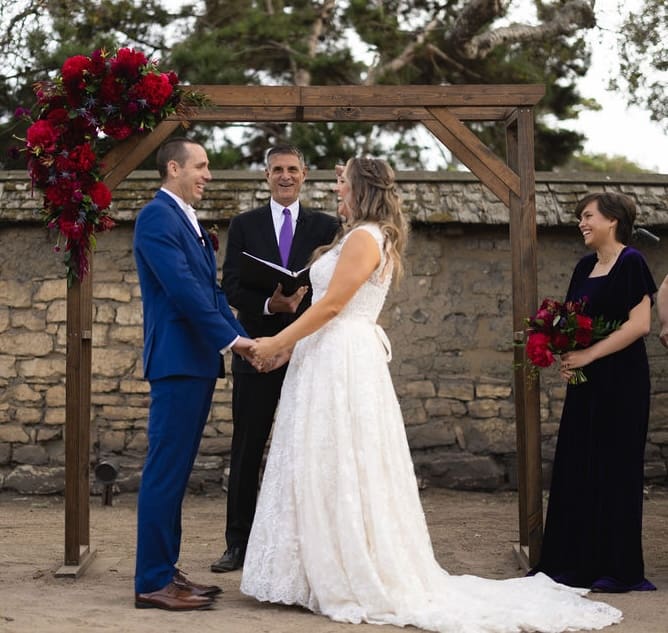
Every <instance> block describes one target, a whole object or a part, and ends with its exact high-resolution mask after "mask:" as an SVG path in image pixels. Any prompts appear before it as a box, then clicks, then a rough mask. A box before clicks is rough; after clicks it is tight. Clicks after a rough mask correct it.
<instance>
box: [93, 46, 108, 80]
mask: <svg viewBox="0 0 668 633" xmlns="http://www.w3.org/2000/svg"><path fill="white" fill-rule="evenodd" d="M106 72H107V57H106V55H105V53H104V51H103V50H101V49H99V48H98V49H97V50H96V51H93V53H92V54H91V56H90V73H91V74H92V75H94V76H95V77H101V76H102V75H103V74H104V73H106Z"/></svg>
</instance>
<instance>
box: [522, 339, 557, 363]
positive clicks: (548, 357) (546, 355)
mask: <svg viewBox="0 0 668 633" xmlns="http://www.w3.org/2000/svg"><path fill="white" fill-rule="evenodd" d="M549 343H550V337H549V336H547V335H546V334H541V333H540V332H534V333H532V334H529V340H528V341H527V356H528V358H529V360H530V361H531V363H532V364H533V365H536V366H537V367H549V366H550V365H551V364H552V363H553V362H554V355H553V354H552V352H551V351H550V349H549Z"/></svg>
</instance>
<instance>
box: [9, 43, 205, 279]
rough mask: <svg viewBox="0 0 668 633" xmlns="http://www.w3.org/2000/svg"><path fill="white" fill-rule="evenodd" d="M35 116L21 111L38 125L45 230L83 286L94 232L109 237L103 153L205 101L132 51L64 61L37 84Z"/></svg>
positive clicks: (35, 160) (33, 132) (29, 142)
mask: <svg viewBox="0 0 668 633" xmlns="http://www.w3.org/2000/svg"><path fill="white" fill-rule="evenodd" d="M35 94H36V96H37V105H36V110H37V116H36V117H34V118H33V117H31V116H30V115H29V113H28V112H27V111H26V110H24V109H22V108H21V109H20V112H18V114H19V115H20V116H26V117H27V118H28V119H29V120H30V121H32V125H31V126H30V127H29V128H28V130H27V133H26V139H25V149H26V150H27V153H28V156H29V158H28V171H29V173H30V177H31V179H32V183H33V186H35V187H37V188H38V189H41V190H42V191H43V192H44V216H45V220H46V223H47V226H48V227H49V228H50V229H54V230H56V231H57V232H58V234H59V237H58V243H57V245H56V247H55V250H56V251H60V240H61V238H62V239H63V240H64V243H65V244H64V250H65V265H66V267H67V281H68V285H71V283H72V281H73V280H74V279H75V278H78V279H82V278H83V277H84V275H85V274H86V273H87V272H88V270H89V264H88V255H89V253H90V251H91V250H92V249H94V248H95V241H96V240H95V233H98V232H100V231H107V230H110V229H111V228H112V227H113V226H114V221H113V220H112V219H111V218H110V217H109V215H108V213H107V211H108V209H109V207H110V205H111V191H110V190H109V188H108V187H107V185H106V184H104V182H103V180H102V176H101V174H100V168H101V165H100V162H99V160H98V150H99V147H100V145H101V144H103V143H108V141H109V140H113V141H121V140H123V139H125V138H127V137H129V136H131V135H133V134H139V133H143V132H148V131H150V130H152V129H153V128H154V127H155V126H156V125H157V124H158V123H159V122H160V121H161V120H162V119H164V118H165V117H167V116H169V115H170V114H173V113H175V112H177V110H179V111H181V110H182V109H184V107H185V106H184V105H183V103H184V102H185V100H186V97H187V100H188V102H189V103H200V104H201V103H203V101H204V99H203V97H202V96H201V95H197V94H196V93H193V92H190V91H188V92H186V91H184V90H183V89H181V88H180V87H179V86H178V77H177V76H176V74H175V73H174V72H168V73H163V72H160V71H159V70H158V67H157V63H156V62H155V61H153V60H150V59H148V58H147V57H146V56H145V55H144V54H143V53H141V52H139V51H135V50H133V49H131V48H121V49H119V50H118V51H117V52H116V54H115V55H109V54H108V53H107V52H105V51H104V50H97V51H95V52H94V53H92V54H91V55H90V57H87V56H85V55H75V56H74V57H70V58H69V59H67V60H65V62H64V63H63V66H62V68H61V71H60V75H59V76H58V77H57V78H56V79H54V80H52V81H43V82H39V83H37V84H36V85H35Z"/></svg>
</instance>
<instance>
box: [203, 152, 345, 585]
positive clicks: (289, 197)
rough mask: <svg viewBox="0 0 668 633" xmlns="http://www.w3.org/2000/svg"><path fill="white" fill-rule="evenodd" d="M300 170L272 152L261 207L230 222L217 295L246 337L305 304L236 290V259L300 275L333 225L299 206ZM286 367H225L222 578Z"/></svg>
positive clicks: (234, 557) (242, 528) (294, 156)
mask: <svg viewBox="0 0 668 633" xmlns="http://www.w3.org/2000/svg"><path fill="white" fill-rule="evenodd" d="M307 172H308V169H307V167H306V165H305V163H304V156H303V155H302V153H301V151H300V150H299V149H297V148H295V147H292V146H289V145H280V146H275V147H272V148H271V149H270V150H269V151H268V152H267V155H266V168H265V174H266V177H267V182H268V184H269V190H270V192H271V199H270V201H269V203H268V204H266V205H264V206H262V207H259V208H257V209H253V210H251V211H247V212H245V213H241V214H240V215H238V216H236V217H235V218H234V219H233V220H232V221H231V222H230V226H229V230H228V235H227V249H226V252H225V260H224V262H223V281H222V285H223V289H224V290H225V294H226V295H227V298H228V300H229V302H230V305H232V306H233V307H235V308H236V309H237V310H238V319H239V321H240V322H241V323H242V325H243V327H244V328H245V329H246V331H247V332H248V334H249V336H251V337H259V336H273V335H274V334H276V333H277V332H279V331H280V330H282V329H283V328H284V327H286V326H287V325H289V324H290V323H291V322H292V321H294V320H295V318H296V317H297V316H299V315H300V314H301V313H302V312H303V311H304V310H305V309H306V308H307V307H308V306H309V305H310V302H311V291H310V288H309V287H307V286H303V287H300V288H299V289H297V290H296V291H295V292H294V293H293V294H292V295H290V296H286V295H284V294H283V293H282V288H281V287H280V286H278V287H277V288H276V289H275V291H274V293H273V294H272V295H271V296H267V294H266V293H263V292H259V291H257V290H255V289H251V288H248V287H244V286H243V285H242V284H241V279H240V261H241V253H242V252H243V251H246V252H248V253H250V254H251V255H255V256H256V257H260V258H262V259H265V260H268V261H271V262H274V263H276V264H279V265H281V266H284V267H285V268H288V269H290V270H300V269H301V268H304V267H305V266H306V265H307V264H308V261H309V259H310V257H311V254H312V253H313V251H314V250H315V249H316V248H317V247H318V246H321V245H324V244H329V243H330V242H331V241H332V240H333V239H334V237H335V235H336V233H337V230H338V227H339V223H338V220H337V218H335V217H333V216H331V215H327V214H326V213H321V212H316V211H310V210H308V209H306V208H304V207H303V206H302V205H301V204H300V202H299V194H300V191H301V188H302V185H303V183H304V181H305V180H306V176H307ZM286 368H287V366H286V365H283V366H282V367H280V368H279V369H276V370H274V371H269V372H267V373H259V372H257V371H256V370H255V368H254V367H253V366H252V365H251V364H250V363H248V362H246V361H245V360H244V359H243V358H241V356H238V355H236V354H235V355H234V357H233V359H232V374H233V377H234V384H233V389H232V419H233V425H234V431H233V434H232V449H231V457H230V475H229V483H228V492H227V526H226V529H225V540H226V543H227V547H226V550H225V552H224V553H223V555H222V556H221V557H220V558H219V559H218V560H217V561H215V562H214V563H213V564H212V565H211V571H214V572H227V571H233V570H235V569H239V568H240V567H241V566H242V565H243V561H244V556H245V553H246V543H247V542H248V535H249V534H250V529H251V525H252V523H253V516H254V514H255V503H256V499H257V490H258V483H259V482H258V480H259V473H260V466H261V463H262V456H263V454H264V449H265V446H266V443H267V439H268V438H269V433H270V431H271V426H272V423H273V420H274V411H275V409H276V405H277V404H278V399H279V396H280V393H281V386H282V384H283V378H284V376H285V371H286Z"/></svg>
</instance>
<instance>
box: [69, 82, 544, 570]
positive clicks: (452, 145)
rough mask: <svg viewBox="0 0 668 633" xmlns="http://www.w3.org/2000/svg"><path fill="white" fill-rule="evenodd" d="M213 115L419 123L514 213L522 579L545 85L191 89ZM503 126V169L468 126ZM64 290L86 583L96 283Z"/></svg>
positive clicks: (125, 163)
mask: <svg viewBox="0 0 668 633" xmlns="http://www.w3.org/2000/svg"><path fill="white" fill-rule="evenodd" d="M191 88H192V89H194V90H197V91H199V92H201V93H204V94H206V95H207V96H208V97H209V99H210V105H207V106H206V107H197V108H192V109H191V110H190V111H189V112H188V114H187V116H186V117H185V118H186V119H187V120H188V121H210V122H254V121H276V122H293V121H299V122H323V121H366V122H384V121H415V122H420V123H422V124H423V125H424V126H425V127H426V128H427V129H428V130H430V131H431V133H432V134H434V136H436V138H438V139H439V140H440V141H441V142H442V143H443V144H444V145H445V146H446V147H447V148H448V149H449V150H450V151H451V152H452V154H453V155H454V156H455V157H456V158H457V159H458V160H460V161H461V162H462V163H463V164H464V165H466V166H467V167H468V168H469V169H470V170H471V171H472V172H473V173H474V174H475V175H476V176H477V177H478V178H479V179H480V181H481V182H482V183H483V184H484V185H486V186H487V187H488V188H489V189H490V190H491V191H492V192H493V193H494V194H495V195H496V196H497V197H498V198H499V199H500V200H501V201H502V202H503V203H504V204H505V205H506V207H508V209H509V217H510V221H509V225H510V246H511V253H512V300H513V332H514V337H513V338H514V342H515V361H516V362H515V363H514V367H515V369H514V393H515V411H516V430H517V463H518V489H519V532H520V533H519V544H518V545H517V546H516V548H515V552H516V554H517V556H518V559H519V561H520V563H521V564H522V566H523V567H524V568H525V569H526V568H528V567H529V566H532V565H533V564H535V563H536V562H537V560H538V556H539V554H540V547H541V542H542V532H543V509H542V474H541V445H540V444H541V438H540V417H539V384H538V381H530V380H527V375H526V373H527V370H526V367H525V366H524V363H523V362H522V361H523V359H524V345H523V343H524V335H523V331H524V318H525V317H526V315H528V314H531V313H533V312H534V310H535V308H536V303H537V271H536V268H537V266H536V196H535V171H534V144H533V137H534V128H533V108H534V106H535V105H536V104H537V103H538V101H539V100H540V99H541V97H542V96H543V95H544V92H545V89H544V87H543V86H542V85H479V86H477V85H458V86H308V87H299V86H191ZM183 120H184V118H183V117H182V118H178V117H170V118H169V119H166V120H164V121H162V122H161V123H160V124H159V125H158V126H157V127H156V128H155V130H153V131H152V132H151V133H150V134H148V135H147V136H143V137H133V138H131V139H128V140H127V141H125V142H124V143H122V144H120V145H118V146H116V147H114V148H113V149H112V150H111V151H110V152H109V153H108V154H107V155H106V156H105V157H104V159H103V163H104V166H105V167H104V174H105V182H106V183H107V185H108V186H109V188H110V189H111V190H112V191H113V189H114V188H115V187H117V186H118V185H119V184H120V183H121V182H122V181H123V180H124V179H125V178H126V177H127V176H128V175H129V174H130V173H131V172H132V171H133V170H134V169H135V168H136V167H137V166H138V165H139V164H140V163H141V162H142V161H143V160H144V159H145V158H147V157H148V156H149V155H150V154H151V153H152V152H153V151H154V150H155V149H156V148H157V147H158V145H159V144H160V143H161V142H162V141H164V140H165V139H166V138H167V137H168V136H169V135H170V134H172V133H173V132H174V131H175V130H176V129H177V128H178V127H179V126H180V124H181V122H182V121H183ZM464 121H495V122H497V123H499V124H503V125H504V126H505V129H506V153H507V156H506V160H505V161H504V160H502V159H501V158H499V157H498V156H496V155H495V154H494V153H493V152H492V151H491V150H490V149H489V148H488V147H487V146H486V145H484V144H483V143H482V142H481V141H480V140H479V139H478V137H477V136H476V135H475V134H474V133H473V132H471V131H470V130H469V128H467V127H466V125H464V123H463V122H464ZM92 260H93V258H92V256H91V272H90V274H89V275H87V276H86V277H85V278H84V279H83V281H81V282H78V281H77V282H75V283H74V284H73V285H72V286H71V287H70V288H68V291H67V357H66V364H67V367H66V422H65V433H66V441H65V457H66V469H65V560H64V565H63V566H62V567H61V569H60V570H59V571H58V572H57V574H58V575H60V576H78V575H79V574H81V573H82V572H83V570H84V569H85V568H86V566H87V565H88V563H89V562H90V561H91V560H92V558H93V556H94V552H93V551H92V550H91V547H90V529H89V528H90V525H89V493H90V490H89V475H90V472H89V471H90V466H89V461H90V457H89V451H90V407H91V351H92V349H91V343H92V327H93V322H92V275H93V261H92Z"/></svg>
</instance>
